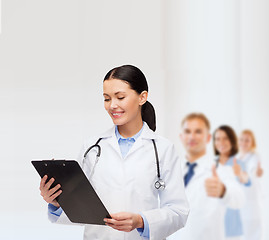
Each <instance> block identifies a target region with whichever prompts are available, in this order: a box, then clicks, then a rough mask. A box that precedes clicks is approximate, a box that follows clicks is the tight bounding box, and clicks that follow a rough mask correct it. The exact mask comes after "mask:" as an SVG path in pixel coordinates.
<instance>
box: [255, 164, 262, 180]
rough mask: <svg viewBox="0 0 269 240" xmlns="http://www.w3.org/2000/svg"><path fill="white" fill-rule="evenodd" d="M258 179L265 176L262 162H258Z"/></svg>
mask: <svg viewBox="0 0 269 240" xmlns="http://www.w3.org/2000/svg"><path fill="white" fill-rule="evenodd" d="M256 175H257V177H261V176H262V175H263V169H262V167H261V162H260V161H259V162H258V166H257V170H256Z"/></svg>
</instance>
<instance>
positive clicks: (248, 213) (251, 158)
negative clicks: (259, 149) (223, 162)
mask: <svg viewBox="0 0 269 240" xmlns="http://www.w3.org/2000/svg"><path fill="white" fill-rule="evenodd" d="M237 158H238V161H242V162H243V164H244V166H245V171H246V172H247V174H248V175H249V177H250V181H251V185H250V186H248V187H245V186H243V187H242V188H243V190H244V193H245V196H246V203H245V205H244V207H243V208H242V210H241V216H242V223H243V233H244V239H245V240H260V239H261V238H262V216H261V209H262V207H261V201H262V199H261V198H262V197H261V196H262V189H261V184H260V178H259V177H257V176H256V170H257V167H258V162H259V161H260V159H259V156H258V155H257V154H256V153H248V154H247V155H245V156H244V158H242V159H240V158H239V155H238V156H237Z"/></svg>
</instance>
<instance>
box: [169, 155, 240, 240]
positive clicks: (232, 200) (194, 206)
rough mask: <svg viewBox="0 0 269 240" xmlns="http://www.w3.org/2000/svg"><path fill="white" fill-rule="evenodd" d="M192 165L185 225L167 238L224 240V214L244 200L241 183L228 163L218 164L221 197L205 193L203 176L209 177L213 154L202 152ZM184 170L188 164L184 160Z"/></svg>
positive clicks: (187, 190) (185, 171)
mask: <svg viewBox="0 0 269 240" xmlns="http://www.w3.org/2000/svg"><path fill="white" fill-rule="evenodd" d="M196 163H197V166H196V167H195V168H194V172H195V174H194V176H193V177H192V179H191V180H190V182H189V183H188V185H187V187H186V195H187V199H188V201H189V205H190V214H189V217H188V221H187V223H186V226H185V227H184V228H183V229H181V230H179V231H177V232H176V233H174V234H173V235H172V236H171V237H169V238H168V239H169V240H224V239H225V232H224V214H225V211H226V208H227V207H230V208H239V207H240V206H242V205H243V203H244V195H243V191H242V189H241V187H240V185H239V184H238V183H237V182H236V181H235V180H234V179H235V177H234V175H233V172H232V169H231V167H226V166H222V165H221V164H219V166H218V168H217V174H218V176H219V178H220V179H221V181H222V182H223V183H224V184H225V187H226V192H225V194H224V196H223V198H221V199H220V198H213V197H208V196H207V194H206V190H205V180H206V179H207V178H209V177H212V166H213V164H215V162H214V161H213V157H209V156H207V155H204V156H202V157H201V158H199V159H198V160H197V161H196ZM183 164H184V166H182V169H183V173H184V174H185V173H187V171H188V167H187V166H186V160H185V163H184V161H183Z"/></svg>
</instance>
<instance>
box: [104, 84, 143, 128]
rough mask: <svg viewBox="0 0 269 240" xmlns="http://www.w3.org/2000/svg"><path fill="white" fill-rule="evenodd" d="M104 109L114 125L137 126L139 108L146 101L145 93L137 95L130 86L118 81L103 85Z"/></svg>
mask: <svg viewBox="0 0 269 240" xmlns="http://www.w3.org/2000/svg"><path fill="white" fill-rule="evenodd" d="M103 96H104V107H105V109H106V111H107V112H108V114H109V116H110V117H111V118H112V121H113V123H114V124H115V125H118V126H123V125H125V126H126V124H134V125H135V124H139V123H141V121H142V116H141V106H142V105H143V104H144V103H145V102H146V101H147V92H146V94H145V92H143V93H141V94H138V93H137V92H136V91H135V90H133V89H131V88H130V85H129V84H128V83H127V82H125V81H123V80H119V79H109V80H105V81H104V83H103Z"/></svg>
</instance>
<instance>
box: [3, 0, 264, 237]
mask: <svg viewBox="0 0 269 240" xmlns="http://www.w3.org/2000/svg"><path fill="white" fill-rule="evenodd" d="M1 11H2V32H1V34H0V114H1V115H0V116H1V117H0V157H1V168H0V187H1V189H0V190H1V198H0V199H1V202H0V204H1V209H0V214H1V216H0V239H3V240H9V239H12V240H17V239H21V240H24V239H25V240H26V239H27V240H31V239H33V240H34V239H39V240H42V239H48V238H49V239H82V230H83V229H82V228H81V227H76V226H75V227H74V226H72V227H70V226H63V225H54V224H51V223H49V222H48V220H47V217H46V211H47V208H46V203H45V202H44V201H43V200H42V198H41V196H40V195H39V190H38V187H39V177H38V175H37V173H36V172H35V170H34V168H33V167H32V165H31V163H30V161H31V160H32V159H42V158H43V159H50V158H66V159H75V158H76V157H77V154H78V152H79V150H80V147H81V145H82V143H83V141H84V139H85V138H87V137H88V136H91V135H94V134H96V133H99V132H102V131H104V130H106V129H107V128H108V127H110V126H111V125H112V122H111V120H110V119H109V117H108V116H107V114H106V112H105V110H104V109H103V97H102V80H103V77H104V75H105V74H106V73H107V72H108V70H110V69H111V68H113V67H115V66H118V65H121V64H133V65H136V66H138V67H139V68H140V69H141V70H142V71H143V72H144V73H145V75H146V77H147V79H148V83H149V87H150V90H149V95H150V97H149V100H150V101H151V103H152V104H153V105H154V107H155V110H156V113H157V132H158V133H159V134H161V135H163V136H165V137H167V138H169V139H170V140H171V141H173V142H174V143H175V145H176V147H177V148H178V151H179V154H180V155H183V149H182V146H181V145H180V142H179V139H178V134H179V131H180V121H181V119H182V118H183V117H184V116H185V115H186V114H187V113H189V112H191V111H202V112H204V113H205V114H206V115H207V116H208V117H209V119H210V120H211V123H212V132H213V130H214V129H215V128H216V127H217V126H219V125H220V124H229V125H231V126H232V127H234V128H235V130H236V132H237V133H239V132H240V131H241V130H242V129H243V128H246V127H247V128H251V129H253V130H254V132H255V134H256V137H257V142H258V149H257V150H258V152H259V153H260V155H261V159H262V163H263V167H264V169H265V174H264V176H263V178H262V184H263V187H264V193H263V200H264V203H265V202H266V201H268V190H267V189H268V187H267V189H266V184H267V183H268V182H269V179H268V172H267V171H268V161H267V160H268V159H269V148H268V146H267V145H268V143H267V142H268V140H267V139H268V133H269V126H268V122H269V114H268V109H269V97H268V90H269V46H268V42H269V14H268V11H269V3H268V1H266V0H255V1H254V0H244V1H238V0H237V1H234V0H214V1H213V0H192V1H183V0H178V1H176V0H175V1H172V0H166V1H164V0H148V1H145V0H136V1H130V0H113V1H110V0H98V1H89V0H77V1H75V0H46V1H41V0H3V1H2V9H1ZM208 149H209V151H211V149H212V146H209V147H208ZM263 213H264V222H265V221H267V222H268V220H269V217H268V216H269V210H268V206H267V205H266V204H264V205H263ZM268 238H269V233H268V230H266V231H265V236H264V239H268Z"/></svg>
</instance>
